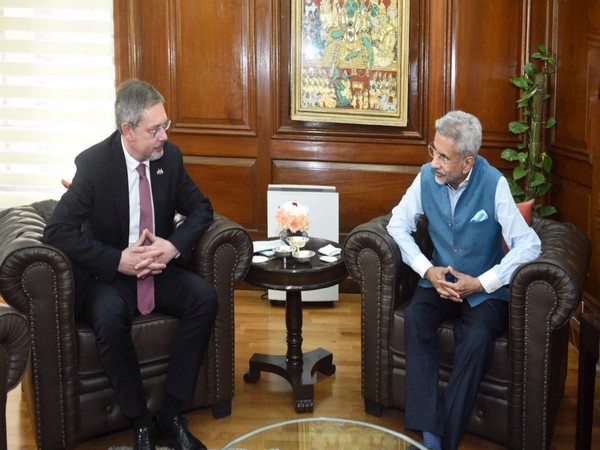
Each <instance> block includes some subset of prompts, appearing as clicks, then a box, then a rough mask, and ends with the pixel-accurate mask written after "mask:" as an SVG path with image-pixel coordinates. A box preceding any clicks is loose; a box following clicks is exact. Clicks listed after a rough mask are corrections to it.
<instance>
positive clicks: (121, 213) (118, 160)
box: [106, 131, 129, 236]
mask: <svg viewBox="0 0 600 450" xmlns="http://www.w3.org/2000/svg"><path fill="white" fill-rule="evenodd" d="M123 151H124V149H123V145H122V144H121V134H120V133H119V132H118V131H117V132H116V133H115V137H114V139H113V140H112V144H111V147H110V150H109V152H108V158H107V159H108V164H107V169H108V171H107V174H106V176H107V177H108V179H112V180H113V182H112V183H110V184H109V186H110V189H111V194H112V198H113V200H114V202H115V207H116V210H117V215H118V220H119V224H120V225H121V229H122V233H123V235H124V236H129V181H128V179H127V164H126V163H125V156H124V155H123Z"/></svg>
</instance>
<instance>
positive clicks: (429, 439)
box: [423, 431, 442, 450]
mask: <svg viewBox="0 0 600 450" xmlns="http://www.w3.org/2000/svg"><path fill="white" fill-rule="evenodd" d="M423 446H424V447H427V448H428V449H431V450H442V437H441V436H440V435H439V434H435V433H431V432H429V431H423Z"/></svg>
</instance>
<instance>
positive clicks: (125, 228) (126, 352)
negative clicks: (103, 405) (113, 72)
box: [44, 80, 217, 450]
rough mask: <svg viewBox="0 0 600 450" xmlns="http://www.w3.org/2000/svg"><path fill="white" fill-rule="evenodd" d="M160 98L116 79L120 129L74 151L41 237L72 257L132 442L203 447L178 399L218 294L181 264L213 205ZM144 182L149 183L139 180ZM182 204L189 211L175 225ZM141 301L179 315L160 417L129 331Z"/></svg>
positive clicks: (191, 376) (186, 390) (187, 397)
mask: <svg viewBox="0 0 600 450" xmlns="http://www.w3.org/2000/svg"><path fill="white" fill-rule="evenodd" d="M163 103H164V99H163V97H162V96H161V94H160V93H159V92H158V91H157V90H156V89H155V88H154V87H152V86H151V85H149V84H148V83H145V82H143V81H139V80H128V81H126V82H124V83H123V84H122V85H121V86H120V87H119V89H118V91H117V98H116V102H115V116H116V124H117V128H118V130H117V131H115V132H114V133H113V134H112V135H111V136H109V137H108V138H107V139H105V140H104V141H102V142H100V143H98V144H96V145H94V146H92V147H90V148H89V149H87V150H85V151H83V152H82V153H81V154H79V155H78V156H77V157H76V159H75V165H76V168H77V171H76V173H75V177H74V178H73V182H72V183H71V185H70V187H69V188H68V190H67V191H66V193H65V194H64V195H63V197H62V199H61V200H60V202H59V203H58V205H57V206H56V209H55V211H54V213H53V215H52V217H51V219H50V220H49V222H48V225H47V227H46V229H45V231H44V239H45V240H46V242H47V243H48V244H50V245H54V246H56V247H58V248H60V249H62V250H63V251H64V252H65V253H66V254H67V255H68V256H69V257H70V258H71V259H72V261H73V265H74V273H75V291H76V299H75V302H76V305H75V309H76V313H77V314H80V315H82V317H83V318H84V319H86V320H87V321H88V322H89V324H90V325H91V326H92V327H93V329H94V332H95V335H96V346H97V348H98V352H99V355H100V359H101V361H102V365H103V367H104V370H105V371H106V373H107V376H108V378H109V379H110V381H111V383H112V386H113V388H114V391H115V394H116V397H117V399H118V402H119V405H120V408H121V411H122V412H123V414H124V415H125V416H126V417H127V418H129V419H130V420H131V421H132V424H133V426H134V428H135V434H136V436H135V447H134V448H135V449H136V450H138V449H139V450H148V449H154V448H155V444H156V443H159V444H162V445H165V446H169V447H172V448H175V449H181V450H184V449H185V450H188V449H193V450H197V449H204V448H206V447H205V446H204V445H203V444H202V443H201V442H200V441H199V440H198V439H197V438H196V437H194V436H193V435H192V434H191V433H190V432H189V430H188V428H187V425H186V422H185V419H183V418H182V417H181V405H182V403H184V402H188V401H191V400H192V398H193V394H194V387H195V385H196V381H197V376H198V371H199V368H200V364H201V362H202V359H203V357H204V353H205V350H206V347H207V344H208V340H209V336H210V332H211V329H212V326H213V324H214V320H215V317H216V312H217V298H216V292H215V290H214V288H213V287H212V285H211V284H210V283H208V282H207V281H206V280H204V279H203V278H202V277H200V276H199V275H197V274H195V273H193V272H191V271H188V270H186V269H185V268H184V267H183V266H184V265H185V263H186V261H188V260H189V258H190V257H191V254H192V250H193V247H194V244H195V243H196V242H197V240H198V238H199V237H200V235H201V234H202V233H203V232H204V231H205V230H206V229H207V228H208V227H209V226H210V224H211V223H212V221H213V210H212V206H211V203H210V201H209V199H208V198H207V197H205V196H204V195H203V194H202V193H201V192H200V190H199V189H198V187H197V186H196V184H195V183H194V182H193V180H192V179H191V178H190V177H189V175H188V174H187V172H186V170H185V168H184V165H183V158H182V155H181V151H180V150H179V148H178V147H176V146H175V145H173V144H171V143H170V142H167V133H166V131H167V129H168V128H169V126H170V123H171V121H170V120H169V119H168V117H167V114H166V111H165V108H164V105H163ZM144 178H145V180H144ZM148 182H149V185H150V186H149V189H148V188H147V189H146V191H145V193H144V191H142V190H141V188H142V187H141V186H142V185H144V184H145V185H146V186H147V183H148ZM146 198H147V202H146V203H144V201H145V199H146ZM142 204H145V205H146V207H145V208H144V207H142V208H140V205H142ZM176 213H180V214H182V215H184V216H186V220H185V222H184V223H183V224H182V225H181V226H180V227H179V228H177V229H175V227H174V216H175V214H176ZM142 216H143V217H146V219H147V220H149V222H148V221H146V222H144V221H141V220H142ZM152 230H154V231H152ZM142 280H143V281H142ZM147 282H150V285H151V286H152V287H151V290H150V291H148V292H149V294H147V295H146V296H145V300H144V301H145V302H146V306H143V307H141V306H138V301H141V300H139V299H138V290H139V291H140V294H141V292H142V290H143V289H142V288H141V287H140V288H139V289H138V283H147ZM140 286H141V285H140ZM152 291H153V292H152ZM148 302H149V303H148ZM140 305H141V303H140ZM138 309H139V312H141V313H143V314H147V313H149V312H150V311H152V310H156V311H160V312H164V313H167V314H169V315H172V316H175V317H178V318H180V319H181V321H180V324H179V327H178V330H177V333H176V336H175V340H174V342H173V345H172V348H171V353H170V358H169V370H168V375H167V381H166V387H165V396H164V402H163V405H162V407H161V410H160V412H159V414H158V417H157V420H156V427H155V426H154V424H153V421H152V417H151V416H150V413H149V411H148V408H147V405H146V394H145V392H144V387H143V385H142V379H141V375H140V369H139V364H138V359H137V355H136V352H135V349H134V348H133V344H132V340H131V321H132V318H133V316H134V315H135V314H137V313H138Z"/></svg>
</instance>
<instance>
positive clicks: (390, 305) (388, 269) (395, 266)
mask: <svg viewBox="0 0 600 450" xmlns="http://www.w3.org/2000/svg"><path fill="white" fill-rule="evenodd" d="M390 217H391V216H390V215H389V214H388V215H384V216H380V217H376V218H374V219H372V220H371V221H369V222H367V223H364V224H362V225H359V226H357V227H356V228H354V229H353V230H352V231H351V232H350V234H349V235H348V236H347V237H346V240H345V242H344V248H343V255H344V260H345V262H346V266H347V268H348V272H349V273H350V275H351V276H352V278H353V279H354V280H355V281H356V282H357V283H358V284H359V285H360V292H361V300H362V302H361V303H362V305H361V317H362V324H361V329H362V333H361V334H362V336H361V340H362V342H361V344H362V348H369V349H371V350H372V351H369V352H363V363H362V369H361V370H362V376H361V379H362V386H361V391H362V395H363V397H364V398H365V399H370V400H373V401H375V402H376V403H378V404H380V405H382V406H389V405H391V390H390V389H389V382H388V380H389V377H390V376H391V371H392V361H391V353H390V351H389V349H390V335H391V328H392V318H393V313H394V309H395V308H396V306H397V303H398V302H402V301H406V300H408V299H409V298H410V295H408V292H407V290H409V283H408V280H409V278H410V274H411V272H413V271H412V269H410V268H409V267H408V266H406V265H405V264H404V263H403V262H402V256H401V254H400V249H399V248H398V246H397V245H396V242H395V241H394V240H393V239H392V237H391V236H390V235H389V234H388V232H387V230H386V226H387V224H388V222H389V220H390ZM367 368H368V370H367ZM368 408H369V406H367V409H368Z"/></svg>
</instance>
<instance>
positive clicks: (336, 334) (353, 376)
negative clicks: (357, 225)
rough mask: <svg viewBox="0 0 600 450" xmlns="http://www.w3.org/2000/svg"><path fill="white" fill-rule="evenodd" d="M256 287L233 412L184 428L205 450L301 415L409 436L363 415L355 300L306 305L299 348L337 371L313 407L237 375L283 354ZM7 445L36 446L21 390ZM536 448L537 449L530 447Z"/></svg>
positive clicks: (396, 421)
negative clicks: (265, 357)
mask: <svg viewBox="0 0 600 450" xmlns="http://www.w3.org/2000/svg"><path fill="white" fill-rule="evenodd" d="M261 294H263V293H262V292H261V291H251V290H244V291H236V303H235V308H236V310H235V325H236V345H235V348H236V355H235V383H236V388H235V397H234V400H233V412H232V414H231V416H229V417H226V418H223V419H219V420H215V419H214V418H213V416H212V413H211V411H210V410H199V411H194V412H191V413H188V414H187V415H186V416H187V418H188V421H189V426H190V429H191V430H192V431H193V432H194V433H195V434H196V435H197V436H198V437H199V438H200V439H202V440H203V441H204V443H205V444H206V445H207V446H208V447H209V448H211V449H218V448H221V447H222V446H224V445H225V444H226V443H228V442H230V441H231V440H233V439H234V438H236V437H238V436H240V435H241V434H244V433H246V432H248V431H250V430H252V429H254V428H256V427H260V426H262V425H266V424H269V423H273V422H277V421H281V420H285V419H293V418H301V417H310V416H314V417H320V416H329V417H343V418H350V419H355V420H364V421H367V422H372V423H375V424H378V425H381V426H385V427H389V428H392V429H394V430H396V431H399V432H402V433H405V434H408V435H409V436H411V437H415V438H416V436H414V435H413V434H411V433H410V432H407V431H406V430H404V427H403V415H402V413H401V412H400V411H393V410H385V411H384V413H383V415H382V417H380V418H377V417H374V416H370V415H367V414H365V412H364V409H363V400H362V397H361V393H360V353H361V349H360V298H359V296H358V295H357V294H342V295H341V296H340V300H339V301H338V302H335V303H334V304H333V306H327V307H324V306H317V305H316V304H311V305H307V304H306V303H305V306H304V324H303V337H304V342H303V349H304V350H305V351H309V350H312V349H314V348H317V347H324V348H326V349H327V350H330V351H332V352H333V355H334V363H335V364H336V367H337V370H336V373H335V374H334V375H332V376H330V377H326V376H323V375H321V374H317V384H316V386H315V407H314V411H313V412H312V413H302V414H297V413H296V412H295V411H294V405H293V401H292V394H291V388H290V386H289V384H288V383H287V381H285V380H284V379H283V378H281V377H279V376H277V375H274V374H270V373H263V374H262V375H261V378H260V380H259V381H258V383H257V384H246V383H245V382H244V380H243V375H244V373H245V371H246V370H247V368H248V360H249V359H250V357H251V356H252V354H253V353H255V352H259V353H268V354H271V353H272V354H283V353H285V350H286V344H285V308H284V307H282V306H272V305H271V304H270V302H269V301H268V300H264V299H262V298H261ZM576 391H577V350H576V348H575V347H571V348H570V354H569V373H568V378H567V387H566V391H565V397H564V398H563V401H562V407H561V410H560V414H559V418H558V426H557V427H556V430H555V433H554V439H553V444H552V449H561V450H562V449H572V448H574V442H575V408H576V403H577V402H576V400H577V392H576ZM6 415H7V422H8V448H9V449H10V450H19V449H21V450H25V449H34V448H35V444H34V439H33V435H32V431H31V426H30V424H29V419H28V415H27V407H26V405H25V404H24V402H22V401H21V393H20V388H17V389H14V390H13V391H11V392H10V393H9V397H8V409H7V414H6ZM132 441H133V434H132V432H131V430H124V431H121V432H118V433H113V434H110V435H107V436H102V437H100V438H97V439H94V440H91V441H87V442H85V443H83V444H81V445H80V446H78V447H77V450H83V449H85V450H106V449H107V448H109V447H110V446H113V445H131V444H132ZM594 441H595V444H594V445H593V447H594V446H595V448H600V426H598V424H597V421H596V427H595V428H594ZM460 448H461V449H469V450H470V449H473V450H475V449H477V450H498V449H502V448H504V447H501V446H498V445H495V444H493V443H490V442H486V441H484V440H481V439H478V438H476V437H474V436H471V435H467V436H466V437H465V438H464V440H463V443H462V445H461V447H460ZM532 450H535V449H532Z"/></svg>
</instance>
